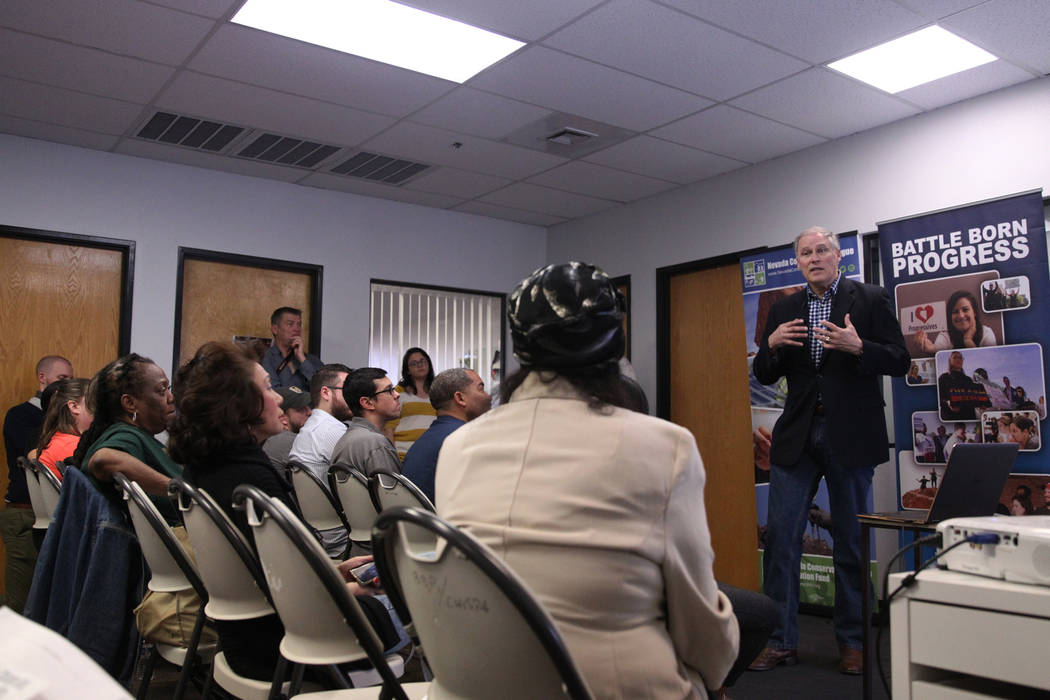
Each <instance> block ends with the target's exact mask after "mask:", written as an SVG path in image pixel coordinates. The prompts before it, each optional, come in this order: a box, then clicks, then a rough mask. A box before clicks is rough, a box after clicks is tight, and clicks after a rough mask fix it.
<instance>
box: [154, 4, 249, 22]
mask: <svg viewBox="0 0 1050 700" xmlns="http://www.w3.org/2000/svg"><path fill="white" fill-rule="evenodd" d="M152 2H153V4H154V5H164V6H165V7H170V8H172V9H173V10H182V11H183V12H192V13H193V14H195V15H204V16H205V17H214V18H216V19H218V18H219V17H222V16H223V15H225V14H226V13H230V14H231V15H232V14H233V10H234V9H235V8H239V7H240V6H241V5H243V4H244V0H152Z"/></svg>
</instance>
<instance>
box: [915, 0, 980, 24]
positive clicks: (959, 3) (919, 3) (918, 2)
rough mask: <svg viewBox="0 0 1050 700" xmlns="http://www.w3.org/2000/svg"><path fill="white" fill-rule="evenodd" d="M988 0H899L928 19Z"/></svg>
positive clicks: (937, 17)
mask: <svg viewBox="0 0 1050 700" xmlns="http://www.w3.org/2000/svg"><path fill="white" fill-rule="evenodd" d="M987 1H988V0H897V2H899V3H900V4H901V5H904V6H905V7H907V8H908V9H909V10H911V11H912V12H915V13H916V14H920V15H922V16H923V17H925V18H926V19H931V20H934V19H940V18H942V17H947V16H948V15H951V14H955V13H956V12H961V11H962V10H965V9H967V8H969V7H973V6H974V5H980V4H981V3H983V2H987Z"/></svg>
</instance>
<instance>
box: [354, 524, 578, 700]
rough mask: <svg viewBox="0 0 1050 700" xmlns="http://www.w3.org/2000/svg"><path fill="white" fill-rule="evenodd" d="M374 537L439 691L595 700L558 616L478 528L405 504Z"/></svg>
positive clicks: (389, 584) (385, 577)
mask: <svg viewBox="0 0 1050 700" xmlns="http://www.w3.org/2000/svg"><path fill="white" fill-rule="evenodd" d="M372 546H373V550H374V554H375V560H376V566H377V568H378V570H379V579H380V581H382V582H383V587H384V589H385V590H386V591H387V595H389V596H390V599H391V600H392V601H393V603H394V607H395V609H396V610H397V614H398V616H399V617H401V619H402V622H405V621H406V620H408V619H411V620H413V625H414V627H415V632H416V633H417V634H418V635H419V638H420V640H421V641H422V643H423V646H424V648H425V649H426V650H427V661H428V662H429V664H430V667H431V669H432V670H433V674H434V680H433V681H432V684H431V685H432V688H433V692H432V693H431V695H432V696H433V697H454V698H470V699H476V700H482V699H487V698H500V700H532V699H533V698H571V699H572V700H590V699H591V693H590V690H589V689H588V688H587V684H586V682H585V681H584V679H583V677H582V676H581V675H580V672H579V670H578V669H577V668H576V664H575V663H574V662H573V660H572V657H571V656H570V654H569V651H568V649H567V648H566V646H565V643H564V641H563V640H562V638H561V635H560V634H559V633H558V630H557V628H556V627H555V624H554V621H553V620H552V619H551V617H550V616H549V615H548V614H547V612H546V611H545V610H544V609H543V607H542V606H540V604H539V603H538V602H537V601H536V599H535V598H534V597H533V595H532V594H531V593H530V592H529V591H528V589H527V588H526V586H525V584H524V583H523V582H522V581H521V579H519V578H518V577H517V576H516V575H515V574H514V573H513V572H512V571H511V570H510V569H509V568H507V566H506V565H505V564H504V563H503V562H501V561H500V560H499V559H498V558H497V557H496V555H495V554H493V553H492V551H491V550H489V549H488V548H487V547H485V546H484V545H483V544H481V543H480V542H478V541H477V540H476V539H474V538H473V537H471V536H470V534H468V533H467V532H465V531H463V530H460V529H458V528H456V527H455V526H453V525H451V524H449V523H448V522H446V521H444V520H442V519H441V518H439V517H438V516H437V515H435V514H433V513H431V512H429V511H426V510H424V509H422V508H408V507H400V506H399V507H393V508H390V509H387V510H384V511H383V512H382V513H380V514H379V517H378V518H377V519H376V524H375V527H374V528H373V529H372Z"/></svg>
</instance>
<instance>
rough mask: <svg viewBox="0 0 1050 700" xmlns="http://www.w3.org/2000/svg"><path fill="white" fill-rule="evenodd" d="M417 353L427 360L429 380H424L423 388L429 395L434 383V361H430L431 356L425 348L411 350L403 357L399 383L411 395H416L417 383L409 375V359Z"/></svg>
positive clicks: (406, 351)
mask: <svg viewBox="0 0 1050 700" xmlns="http://www.w3.org/2000/svg"><path fill="white" fill-rule="evenodd" d="M417 352H418V353H419V354H421V355H422V356H423V357H425V358H426V360H427V378H426V379H424V380H423V388H424V389H426V392H427V393H428V394H429V393H430V385H431V384H432V383H433V382H434V361H433V360H431V359H430V355H428V354H427V351H426V350H424V349H423V348H409V349H408V350H405V354H404V355H402V357H401V379H399V380H398V381H397V383H398V384H399V385H400V386H401V388H402V389H404V390H405V391H406V392H408V393H409V394H415V393H416V383H415V382H414V381H413V380H412V375H411V374H409V373H408V358H409V357H411V356H412V355H414V354H415V353H417Z"/></svg>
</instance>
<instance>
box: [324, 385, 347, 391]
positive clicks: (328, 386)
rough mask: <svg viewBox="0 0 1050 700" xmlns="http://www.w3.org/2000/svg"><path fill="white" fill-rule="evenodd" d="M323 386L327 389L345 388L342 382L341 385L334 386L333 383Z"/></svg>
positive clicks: (340, 389)
mask: <svg viewBox="0 0 1050 700" xmlns="http://www.w3.org/2000/svg"><path fill="white" fill-rule="evenodd" d="M321 386H323V387H324V388H325V389H333V390H335V389H338V390H339V391H342V390H343V385H342V384H340V385H339V386H334V385H332V384H322V385H321Z"/></svg>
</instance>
